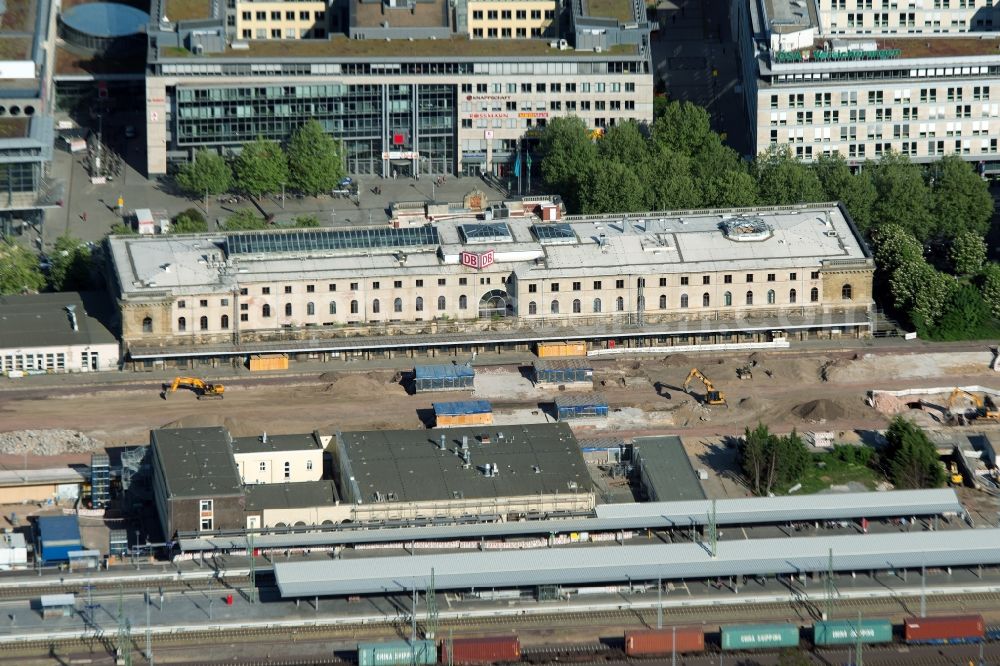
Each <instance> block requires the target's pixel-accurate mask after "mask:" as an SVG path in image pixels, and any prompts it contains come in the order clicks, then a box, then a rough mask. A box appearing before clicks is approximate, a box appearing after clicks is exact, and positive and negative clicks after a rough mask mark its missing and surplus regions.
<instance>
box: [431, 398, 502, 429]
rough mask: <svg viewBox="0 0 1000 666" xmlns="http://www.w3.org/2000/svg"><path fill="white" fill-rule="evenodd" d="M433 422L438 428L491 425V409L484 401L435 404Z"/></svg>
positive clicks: (433, 404)
mask: <svg viewBox="0 0 1000 666" xmlns="http://www.w3.org/2000/svg"><path fill="white" fill-rule="evenodd" d="M432 406H433V407H434V420H435V422H436V424H437V426H438V427H439V428H441V427H448V426H471V425H492V423H493V407H492V406H491V405H490V403H488V402H487V401H485V400H465V401H461V402H435V403H432Z"/></svg>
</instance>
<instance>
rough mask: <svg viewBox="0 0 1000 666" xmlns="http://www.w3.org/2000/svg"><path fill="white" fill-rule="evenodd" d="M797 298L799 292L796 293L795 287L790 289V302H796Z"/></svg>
mask: <svg viewBox="0 0 1000 666" xmlns="http://www.w3.org/2000/svg"><path fill="white" fill-rule="evenodd" d="M796 298H798V294H796V293H795V290H794V289H789V290H788V302H789V303H794V302H795V299H796Z"/></svg>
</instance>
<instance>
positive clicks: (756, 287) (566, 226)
mask: <svg viewBox="0 0 1000 666" xmlns="http://www.w3.org/2000/svg"><path fill="white" fill-rule="evenodd" d="M545 209H548V210H550V211H551V210H554V211H556V214H558V208H557V207H555V206H553V205H552V204H551V202H550V201H547V200H546V201H544V202H531V201H529V202H521V201H517V202H514V201H511V202H507V205H504V206H499V205H498V206H495V207H491V208H490V209H489V212H488V213H487V212H479V213H477V212H476V211H469V210H466V211H460V210H455V209H453V208H452V209H450V210H451V214H450V215H449V214H447V213H445V214H443V215H441V214H435V212H434V210H433V209H429V210H430V213H429V215H430V217H431V218H433V222H431V221H430V220H429V219H428V218H426V217H423V216H421V217H420V218H419V222H418V221H417V220H416V219H415V218H413V217H410V216H406V217H397V218H396V220H395V221H394V223H393V226H390V227H378V228H372V229H350V230H330V229H325V230H317V231H308V232H302V231H284V232H283V231H275V232H252V233H228V234H221V235H214V236H213V235H201V236H172V237H155V238H139V237H114V238H112V239H111V240H110V244H111V251H112V258H113V262H114V266H115V269H116V277H117V288H118V300H119V304H120V307H121V312H122V315H121V316H122V322H123V336H124V339H125V342H126V343H127V344H128V345H129V348H130V353H132V354H133V358H141V357H142V356H143V354H145V353H146V351H150V352H151V350H153V349H155V348H163V347H167V346H176V347H184V346H191V347H192V350H193V347H200V348H201V351H200V353H208V352H207V350H208V349H222V348H223V347H225V346H227V345H233V344H234V343H235V342H236V341H239V343H240V344H241V345H243V346H242V347H241V348H242V349H247V348H248V347H247V345H251V346H252V345H253V344H254V343H257V344H259V345H260V350H261V351H266V350H271V349H278V347H277V346H276V345H279V344H280V341H282V340H286V341H287V340H298V339H305V338H309V339H310V340H312V341H313V342H312V343H310V344H312V345H313V347H312V348H313V349H317V350H320V349H323V345H324V344H326V345H329V347H327V349H331V350H332V349H339V348H342V346H343V345H345V344H349V343H350V342H351V340H353V341H354V342H356V343H357V344H362V342H364V343H365V344H368V343H369V342H371V341H372V340H371V339H368V338H365V336H368V335H375V336H378V335H386V334H400V335H402V334H405V333H414V334H419V335H424V336H427V335H433V334H436V333H438V332H446V331H447V332H460V333H476V332H482V331H484V330H501V329H503V330H508V331H531V332H532V334H533V335H534V336H535V337H529V338H528V339H544V337H543V338H539V337H537V336H538V335H540V334H541V333H542V332H546V333H547V334H548V335H550V336H558V331H559V329H561V328H564V327H580V326H599V327H603V330H604V331H605V333H606V334H608V335H610V333H608V332H609V331H612V330H613V327H615V326H632V327H639V328H638V330H642V328H643V327H654V328H655V330H656V331H658V332H659V334H661V335H666V334H667V332H668V331H674V332H675V334H676V335H682V336H684V335H686V336H691V335H694V334H695V333H697V334H699V335H701V334H702V333H707V332H708V329H705V328H704V327H705V325H707V324H708V323H711V326H712V327H713V328H712V330H713V331H714V333H713V335H717V336H719V341H732V340H733V335H737V336H739V334H740V333H741V332H742V331H746V330H767V331H775V330H786V331H787V330H802V331H810V330H811V331H819V330H829V329H838V331H840V332H847V333H849V334H852V335H853V334H866V332H868V331H869V329H870V325H871V323H870V319H869V314H870V310H871V308H872V294H871V284H872V271H873V263H872V259H871V256H870V253H869V251H868V249H867V247H866V246H865V244H864V241H863V240H862V239H861V237H860V235H859V234H858V232H857V230H856V229H855V227H854V225H853V223H852V222H851V221H850V219H849V217H848V216H847V213H846V211H845V210H844V209H843V208H842V207H839V206H837V205H832V204H820V205H810V206H801V207H796V208H791V207H786V208H784V209H740V210H713V211H669V212H655V213H647V214H628V215H619V216H614V215H609V216H576V217H568V218H564V219H557V220H555V221H549V222H543V221H542V219H541V218H540V217H539V216H538V214H539V213H540V214H543V215H548V213H544V212H542V211H543V210H545ZM442 210H443V211H447V210H449V208H448V206H447V205H442ZM485 216H489V217H492V219H484V217H485ZM769 322H770V323H769ZM809 322H811V323H809ZM355 337H357V339H356V340H354V338H355ZM557 339H558V338H557ZM324 340H325V342H324ZM280 349H281V350H282V351H290V348H285V347H281V348H280ZM141 350H146V351H141Z"/></svg>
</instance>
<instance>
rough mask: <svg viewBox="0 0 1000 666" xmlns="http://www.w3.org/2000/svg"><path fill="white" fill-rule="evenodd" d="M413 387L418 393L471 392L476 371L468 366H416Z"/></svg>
mask: <svg viewBox="0 0 1000 666" xmlns="http://www.w3.org/2000/svg"><path fill="white" fill-rule="evenodd" d="M413 375H414V378H413V385H414V387H415V388H416V390H417V391H418V392H419V391H462V390H466V389H469V390H472V388H473V383H474V381H475V378H476V371H475V370H473V369H472V366H469V365H418V366H416V367H415V368H414V369H413Z"/></svg>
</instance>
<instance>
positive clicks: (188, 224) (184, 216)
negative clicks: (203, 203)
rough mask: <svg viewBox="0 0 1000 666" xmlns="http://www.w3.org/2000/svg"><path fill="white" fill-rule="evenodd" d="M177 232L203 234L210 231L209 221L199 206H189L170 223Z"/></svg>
mask: <svg viewBox="0 0 1000 666" xmlns="http://www.w3.org/2000/svg"><path fill="white" fill-rule="evenodd" d="M170 230H171V231H172V232H173V233H175V234H203V233H205V232H206V231H208V222H206V221H205V216H204V215H202V214H201V211H200V210H198V209H197V208H188V209H187V210H185V211H182V212H180V213H178V214H177V217H175V218H174V220H173V222H172V223H171V224H170Z"/></svg>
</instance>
